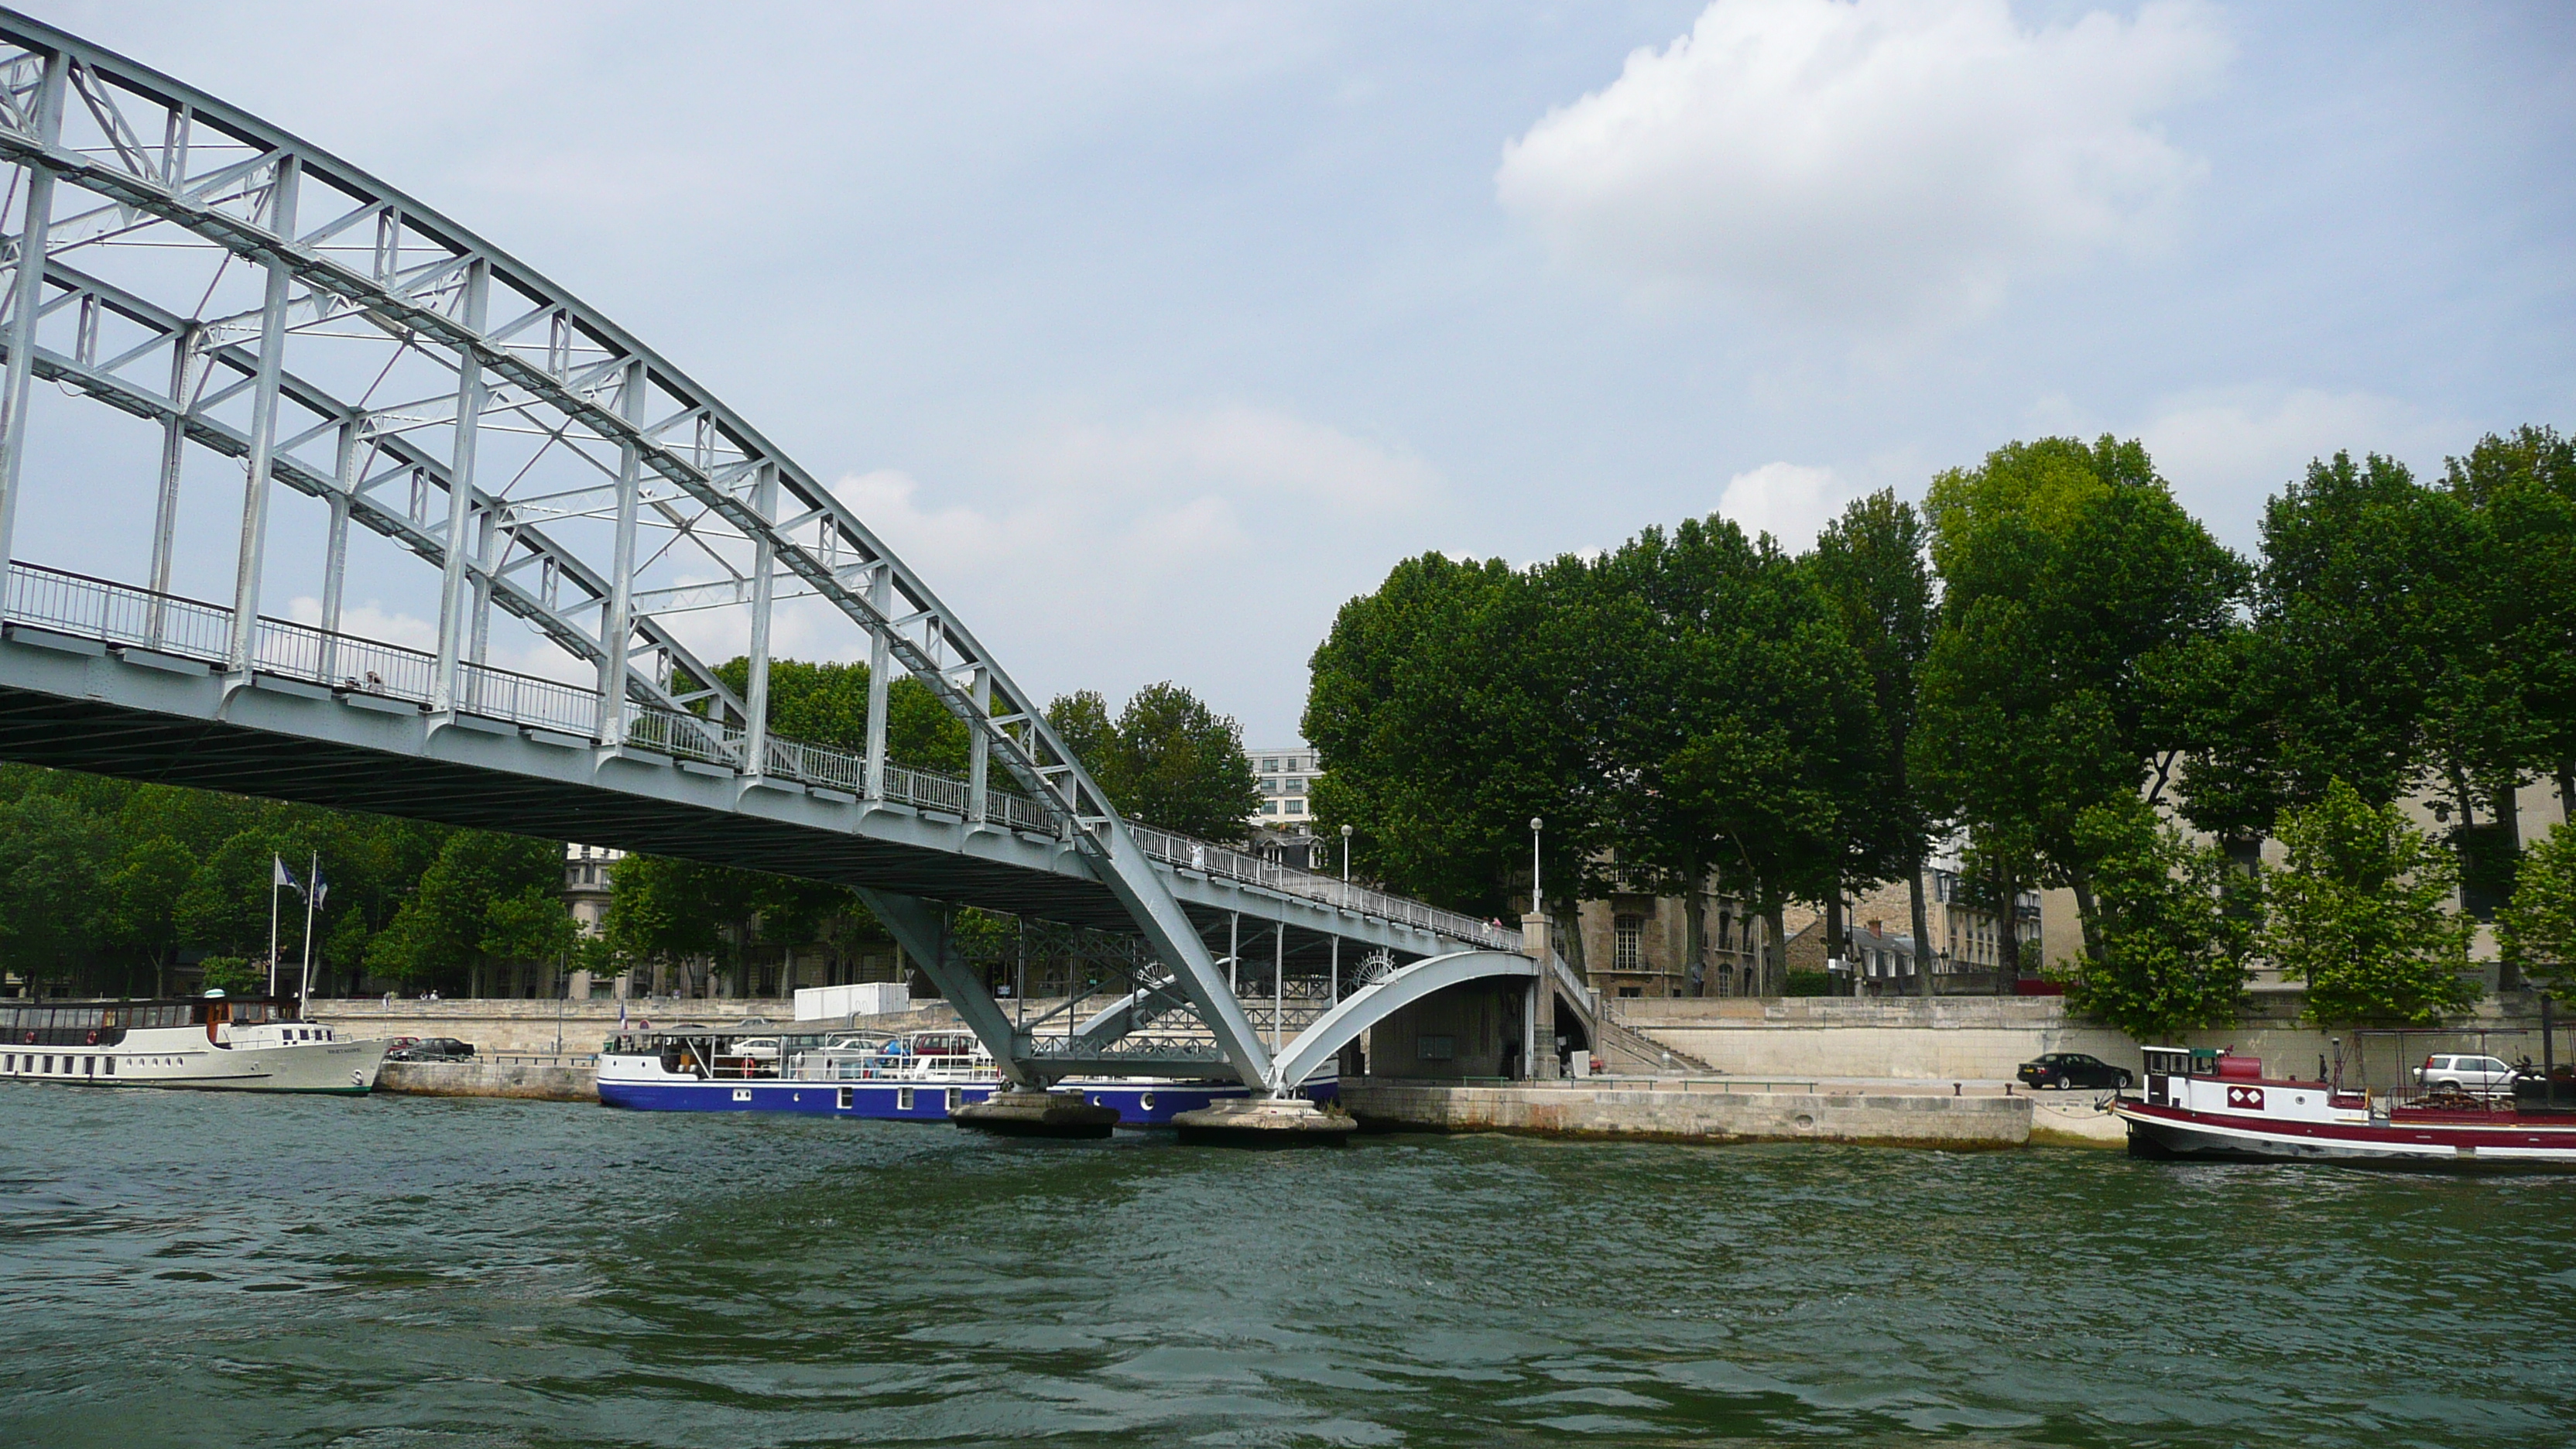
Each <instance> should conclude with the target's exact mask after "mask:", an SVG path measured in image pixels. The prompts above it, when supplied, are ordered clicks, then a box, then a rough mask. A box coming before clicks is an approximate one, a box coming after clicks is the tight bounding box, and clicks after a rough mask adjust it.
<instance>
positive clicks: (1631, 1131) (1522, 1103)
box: [1342, 1078, 2032, 1151]
mask: <svg viewBox="0 0 2576 1449" xmlns="http://www.w3.org/2000/svg"><path fill="white" fill-rule="evenodd" d="M1798 1085H1800V1084H1788V1085H1787V1087H1786V1088H1785V1089H1783V1090H1763V1089H1760V1088H1759V1087H1757V1086H1756V1085H1754V1084H1749V1083H1733V1082H1728V1081H1726V1080H1724V1079H1717V1078H1713V1079H1708V1080H1689V1079H1680V1080H1674V1079H1663V1080H1637V1081H1624V1080H1616V1079H1610V1078H1595V1079H1592V1080H1589V1081H1577V1082H1512V1083H1494V1084H1492V1085H1483V1084H1459V1083H1449V1082H1416V1081H1400V1080H1390V1079H1383V1078H1367V1079H1362V1080H1356V1081H1346V1082H1344V1083H1343V1084H1342V1105H1343V1106H1344V1107H1345V1108H1347V1109H1349V1111H1350V1114H1351V1115H1352V1116H1353V1117H1355V1118H1357V1119H1358V1120H1359V1123H1360V1125H1361V1126H1362V1127H1363V1128H1366V1129H1369V1130H1371V1131H1392V1130H1402V1129H1415V1130H1423V1129H1427V1130H1431V1131H1442V1132H1493V1131H1500V1132H1528V1133H1538V1134H1544V1135H1547V1136H1556V1137H1626V1138H1643V1139H1650V1140H1659V1141H1680V1142H1851V1143H1868V1144H1873V1145H1879V1146H1891V1147H1937V1148H1946V1149H1950V1150H1953V1151H1960V1150H1969V1151H1984V1150H1994V1149H1998V1148H2011V1147H2021V1146H2025V1145H2027V1144H2028V1143H2029V1142H2030V1140H2031V1122H2032V1111H2031V1107H2032V1103H2031V1099H2030V1097H2029V1096H2028V1095H2027V1094H2016V1095H2012V1096H2006V1095H2004V1094H2003V1093H2002V1092H2000V1091H1994V1090H1990V1091H1988V1092H1981V1093H1980V1094H1978V1095H1976V1096H1969V1095H1966V1094H1965V1093H1964V1092H1957V1093H1955V1094H1954V1093H1953V1092H1950V1091H1944V1092H1939V1093H1934V1092H1928V1091H1878V1090H1869V1089H1861V1090H1851V1091H1825V1090H1798V1089H1797V1087H1798ZM1809 1085H1813V1086H1816V1087H1821V1086H1822V1084H1821V1083H1818V1084H1809Z"/></svg>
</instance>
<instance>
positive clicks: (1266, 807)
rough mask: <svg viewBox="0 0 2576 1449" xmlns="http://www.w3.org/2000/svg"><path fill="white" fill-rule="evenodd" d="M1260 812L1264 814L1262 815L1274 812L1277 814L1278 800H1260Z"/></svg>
mask: <svg viewBox="0 0 2576 1449" xmlns="http://www.w3.org/2000/svg"><path fill="white" fill-rule="evenodd" d="M1261 813H1262V814H1264V815H1276V814H1278V813H1279V802H1278V801H1276V800H1264V801H1262V802H1261Z"/></svg>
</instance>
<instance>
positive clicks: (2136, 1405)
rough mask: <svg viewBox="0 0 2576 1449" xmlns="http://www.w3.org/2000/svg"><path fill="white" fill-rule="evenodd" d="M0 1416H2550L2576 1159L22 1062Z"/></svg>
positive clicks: (2569, 1283) (1907, 1419)
mask: <svg viewBox="0 0 2576 1449" xmlns="http://www.w3.org/2000/svg"><path fill="white" fill-rule="evenodd" d="M7 1101H8V1106H9V1110H10V1112H11V1116H12V1120H11V1126H12V1127H13V1128H14V1129H15V1130H13V1131H12V1132H11V1133H9V1134H8V1137H7V1140H6V1141H5V1143H0V1253H5V1256H6V1261H7V1263H8V1265H9V1276H10V1281H11V1289H12V1293H11V1296H10V1300H9V1301H10V1303H11V1305H12V1310H13V1311H11V1312H9V1313H7V1314H0V1442H5V1443H28V1444H42V1445H46V1446H79V1445H89V1444H97V1445H116V1446H127V1445H146V1446H148V1445H160V1444H170V1445H182V1444H185V1445H196V1444H205V1443H226V1444H237V1445H270V1444H276V1445H346V1446H368V1449H373V1446H388V1449H391V1446H404V1449H411V1446H439V1449H445V1446H469V1445H470V1446H486V1445H489V1446H504V1445H507V1446H547V1449H557V1446H573V1445H590V1444H600V1445H612V1444H613V1445H674V1446H677V1445H688V1446H692V1449H704V1446H709V1445H724V1446H731V1445H821V1444H841V1443H863V1442H864V1443H942V1444H977V1443H1000V1442H1020V1441H1030V1440H1045V1441H1049V1442H1052V1443H1058V1444H1067V1445H1088V1444H1100V1445H1111V1444H1117V1445H1129V1444H1137V1443H1192V1444H1246V1445H1289V1444H1337V1445H1338V1444H1348V1445H1399V1444H1402V1445H1449V1444H1457V1445H1468V1444H1473V1445H1522V1444H1527V1445H1538V1444H1548V1445H1563V1444H1565V1443H1567V1442H1569V1441H1588V1442H1597V1443H1604V1444H1648V1445H1662V1444H1672V1445H1682V1444H1689V1445H1746V1446H1751V1445H1800V1444H1818V1443H1824V1442H1828V1441H1830V1442H1833V1443H1835V1444H1842V1445H1877V1444H1899V1443H1906V1444H1911V1443H1919V1442H1921V1441H1922V1440H1924V1439H1927V1438H1930V1439H1937V1440H1940V1441H1942V1442H1945V1443H1950V1444H1956V1445H1969V1446H1997V1449H2005V1446H2093V1445H2106V1446H2107V1445H2156V1446H2174V1449H2192V1446H2201V1445H2209V1446H2218V1445H2292V1444H2297V1445H2372V1446H2378V1445H2413V1444H2422V1445H2436V1444H2441V1445H2448V1444H2459V1443H2493V1444H2498V1445H2504V1444H2531V1443H2552V1442H2568V1441H2570V1440H2576V1412H2571V1409H2570V1408H2569V1406H2570V1405H2571V1404H2576V1356H2571V1355H2567V1354H2564V1353H2562V1352H2559V1351H2557V1349H2556V1343H2557V1339H2558V1337H2559V1336H2561V1329H2560V1327H2559V1322H2560V1319H2561V1317H2562V1315H2561V1314H2560V1313H2559V1311H2558V1307H2559V1305H2560V1304H2561V1303H2563V1302H2564V1301H2565V1300H2566V1296H2567V1294H2568V1293H2569V1292H2570V1291H2571V1289H2576V1238H2572V1237H2571V1235H2570V1234H2569V1233H2568V1232H2567V1230H2566V1228H2567V1224H2568V1223H2570V1222H2571V1221H2576V1180H2569V1179H2554V1178H2530V1179H2512V1178H2495V1179H2451V1178H2430V1177H2424V1178H2417V1177H2396V1176H2379V1175H2372V1174H2365V1173H2356V1172H2344V1171H2337V1170H2332V1169H2313V1168H2288V1167H2281V1168H2272V1167H2214V1166H2177V1165H2168V1164H2155V1163H2138V1162H2131V1161H2129V1160H2128V1159H2126V1158H2124V1157H2119V1156H2115V1155H2109V1154H2087V1153H2076V1152H2027V1153H2006V1154H1973V1155H1955V1154H1937V1153H1911V1152H1893V1151H1875V1150H1867V1149H1857V1148H1854V1149H1843V1148H1834V1147H1814V1146H1809V1147H1745V1148H1713V1149H1694V1148H1687V1147H1680V1146H1665V1145H1629V1146H1621V1145H1610V1144H1598V1143H1555V1142H1543V1141H1531V1140H1524V1139H1510V1138H1500V1137H1460V1138H1433V1137H1396V1138H1380V1139H1372V1140H1368V1141H1364V1142H1362V1143H1361V1144H1360V1145H1358V1146H1356V1147H1354V1148H1353V1149H1351V1150H1349V1151H1347V1152H1341V1153H1315V1154H1285V1155H1278V1154H1253V1153H1227V1152H1215V1151H1201V1150H1195V1149H1184V1148H1181V1147H1179V1146H1177V1145H1176V1144H1174V1143H1173V1142H1171V1141H1170V1140H1169V1139H1168V1138H1161V1137H1147V1136H1125V1135H1122V1136H1120V1137H1118V1138H1116V1139H1113V1140H1111V1141H1109V1142H1104V1143H1015V1142H995V1141H987V1140H984V1139H980V1138H975V1137H969V1136H966V1135H964V1134H960V1133H955V1132H951V1131H948V1130H946V1129H940V1128H926V1127H915V1126H903V1125H896V1124H881V1123H849V1122H808V1121H780V1120H776V1119H762V1118H751V1117H742V1118H693V1117H679V1116H653V1115H641V1114H625V1113H616V1112H607V1111H601V1110H597V1109H590V1108H571V1107H562V1106H554V1105H548V1104H540V1103H514V1102H421V1101H402V1100H396V1099H381V1098H380V1099H371V1100H363V1101H354V1102H350V1101H337V1100H304V1099H298V1100H289V1101H261V1100H257V1099H251V1098H224V1097H220V1096H212V1095H209V1096H203V1097H193V1096H181V1095H176V1094H174V1095H171V1096H167V1097H159V1096H151V1095H146V1094H140V1093H136V1094H117V1095H109V1094H95V1095H89V1094H81V1093H76V1092H70V1091H52V1090H29V1091H22V1092H16V1093H12V1094H9V1096H8V1097H7Z"/></svg>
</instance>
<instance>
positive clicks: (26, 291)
mask: <svg viewBox="0 0 2576 1449" xmlns="http://www.w3.org/2000/svg"><path fill="white" fill-rule="evenodd" d="M67 67H68V60H67V58H66V57H65V56H64V54H63V53H62V52H61V51H59V50H57V51H55V52H53V53H52V54H51V55H49V56H47V57H46V58H45V73H44V78H43V79H42V80H40V81H38V82H37V84H36V94H35V97H34V102H33V104H32V106H31V107H30V108H29V109H30V110H31V111H32V112H33V115H32V116H30V117H29V118H28V120H29V121H30V122H31V123H32V126H33V133H32V135H31V136H30V137H29V139H31V140H33V141H34V142H35V143H36V144H37V145H38V146H40V147H51V146H53V145H54V144H55V142H56V141H57V140H58V139H59V137H60V133H61V130H62V123H63V78H64V72H65V70H66V69H67ZM26 206H27V211H26V220H25V224H24V226H23V228H22V231H21V240H20V242H19V245H18V256H17V270H16V274H15V275H14V276H13V277H12V278H11V279H10V280H11V285H10V289H9V365H8V370H7V372H6V374H5V376H0V568H6V567H8V565H9V559H10V548H11V545H12V544H13V543H14V542H15V541H16V538H17V532H18V487H19V473H20V471H21V466H22V465H23V464H24V463H25V461H26V457H27V389H28V387H29V385H30V384H31V383H32V382H33V381H34V379H35V370H34V360H35V355H36V319H37V312H38V309H39V308H40V307H42V306H43V304H44V292H45V260H46V258H45V246H44V238H45V233H46V228H47V227H48V226H49V225H50V224H51V222H52V219H53V213H54V177H53V173H52V172H49V171H46V170H44V169H42V168H38V169H37V170H36V171H34V172H33V173H32V174H30V175H29V176H28V178H27V202H26Z"/></svg>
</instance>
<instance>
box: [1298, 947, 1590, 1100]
mask: <svg viewBox="0 0 2576 1449" xmlns="http://www.w3.org/2000/svg"><path fill="white" fill-rule="evenodd" d="M1540 969H1541V968H1540V966H1539V964H1538V963H1537V962H1536V961H1533V960H1531V959H1530V958H1529V957H1527V956H1523V955H1520V954H1518V953H1516V952H1511V951H1483V950H1476V951H1453V952H1450V953H1448V954H1446V955H1441V956H1431V957H1427V958H1425V959H1423V960H1420V961H1416V962H1414V963H1413V964H1411V965H1409V966H1404V967H1400V968H1398V969H1397V970H1394V971H1391V972H1389V973H1388V974H1387V975H1386V976H1385V977H1384V978H1382V979H1380V980H1378V981H1376V982H1373V983H1371V984H1370V985H1368V986H1365V987H1362V988H1361V989H1360V990H1358V991H1355V992H1353V993H1351V994H1350V995H1349V996H1347V997H1345V998H1343V999H1342V1001H1341V1002H1340V1004H1338V1005H1336V1006H1335V1007H1334V1008H1333V1009H1332V1010H1330V1011H1328V1012H1326V1013H1324V1015H1323V1016H1321V1017H1319V1018H1318V1019H1317V1020H1316V1021H1315V1022H1314V1024H1313V1025H1311V1026H1309V1027H1307V1028H1306V1029H1305V1030H1304V1031H1302V1032H1299V1033H1298V1034H1297V1038H1296V1040H1294V1041H1292V1042H1290V1043H1289V1044H1288V1045H1287V1046H1286V1047H1285V1048H1283V1049H1282V1050H1281V1051H1280V1053H1279V1059H1278V1061H1277V1062H1276V1063H1275V1064H1274V1065H1273V1067H1272V1069H1271V1076H1270V1081H1269V1083H1268V1085H1269V1087H1270V1090H1271V1091H1272V1092H1274V1093H1279V1092H1289V1091H1294V1090H1296V1087H1297V1085H1298V1084H1299V1083H1301V1082H1303V1081H1305V1080H1306V1078H1308V1077H1310V1076H1312V1075H1314V1074H1315V1072H1316V1070H1317V1069H1318V1068H1320V1067H1322V1066H1323V1065H1324V1063H1326V1062H1328V1061H1331V1060H1332V1059H1333V1056H1334V1054H1335V1053H1337V1052H1339V1051H1341V1049H1342V1048H1344V1047H1346V1046H1348V1045H1350V1044H1351V1043H1352V1042H1354V1041H1357V1040H1359V1037H1360V1033H1362V1032H1364V1031H1367V1030H1368V1029H1369V1028H1370V1027H1373V1026H1375V1025H1377V1024H1378V1023H1379V1022H1382V1021H1384V1020H1386V1019H1387V1018H1388V1017H1390V1016H1393V1015H1394V1014H1395V1013H1397V1012H1399V1011H1402V1010H1403V1009H1404V1008H1406V1007H1408V1006H1411V1005H1412V1004H1414V1003H1415V1002H1417V1001H1420V1000H1422V999H1423V998H1424V997H1427V996H1430V995H1432V994H1433V993H1435V992H1439V991H1445V990H1447V989H1449V988H1450V987H1452V986H1459V985H1464V984H1465V983H1467V982H1470V981H1490V980H1497V979H1520V980H1529V979H1535V978H1536V977H1538V976H1539V974H1540Z"/></svg>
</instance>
